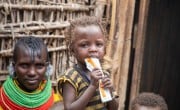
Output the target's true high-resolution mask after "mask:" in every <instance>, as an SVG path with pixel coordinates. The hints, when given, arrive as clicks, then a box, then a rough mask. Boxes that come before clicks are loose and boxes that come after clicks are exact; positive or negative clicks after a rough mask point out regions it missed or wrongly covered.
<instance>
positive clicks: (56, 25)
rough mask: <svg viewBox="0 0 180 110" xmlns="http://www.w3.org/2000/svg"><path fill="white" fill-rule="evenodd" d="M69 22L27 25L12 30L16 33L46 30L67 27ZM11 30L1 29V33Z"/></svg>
mask: <svg viewBox="0 0 180 110" xmlns="http://www.w3.org/2000/svg"><path fill="white" fill-rule="evenodd" d="M69 25H70V24H69V22H66V23H59V22H57V23H50V24H45V25H40V26H31V27H27V28H22V29H20V28H14V29H13V32H14V33H17V32H27V31H38V30H48V29H62V28H65V27H68V26H69ZM11 32H12V30H11V29H9V30H1V33H11Z"/></svg>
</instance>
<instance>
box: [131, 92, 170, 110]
mask: <svg viewBox="0 0 180 110" xmlns="http://www.w3.org/2000/svg"><path fill="white" fill-rule="evenodd" d="M130 110H168V107H167V104H166V102H165V100H164V98H163V97H162V96H160V95H158V94H154V93H148V92H144V93H141V94H139V95H138V96H137V97H136V98H135V99H134V100H133V101H132V103H131V109H130Z"/></svg>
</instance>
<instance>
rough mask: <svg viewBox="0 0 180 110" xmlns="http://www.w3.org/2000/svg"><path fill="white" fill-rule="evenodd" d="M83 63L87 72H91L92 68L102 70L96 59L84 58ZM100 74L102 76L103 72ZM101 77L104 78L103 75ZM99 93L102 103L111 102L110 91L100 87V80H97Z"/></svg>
mask: <svg viewBox="0 0 180 110" xmlns="http://www.w3.org/2000/svg"><path fill="white" fill-rule="evenodd" d="M85 62H86V67H87V69H88V70H89V71H92V70H93V69H94V68H99V69H100V70H102V68H101V64H100V62H99V59H97V58H86V59H85ZM102 74H103V72H102ZM103 76H104V74H103ZM99 92H100V96H101V101H102V102H108V101H111V100H112V96H111V92H110V90H109V89H108V88H103V87H102V81H101V80H99Z"/></svg>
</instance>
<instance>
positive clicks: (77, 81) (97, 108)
mask: <svg viewBox="0 0 180 110" xmlns="http://www.w3.org/2000/svg"><path fill="white" fill-rule="evenodd" d="M85 74H86V73H84V72H83V71H82V69H81V68H79V67H78V65H74V67H72V68H70V69H68V70H67V71H66V72H65V74H64V75H62V76H61V77H60V78H59V79H58V85H59V87H58V89H59V90H60V92H61V93H62V87H61V86H60V85H62V83H65V82H68V83H70V84H71V85H72V86H73V87H74V89H75V90H76V98H79V97H81V95H82V94H83V93H84V91H85V90H86V89H87V88H88V86H89V84H90V80H89V79H88V78H87V76H85ZM105 74H108V73H107V72H105ZM85 110H107V108H106V103H102V102H101V99H100V94H99V89H97V90H96V92H95V93H94V96H93V97H92V99H91V100H90V101H89V103H88V104H87V107H86V109H85Z"/></svg>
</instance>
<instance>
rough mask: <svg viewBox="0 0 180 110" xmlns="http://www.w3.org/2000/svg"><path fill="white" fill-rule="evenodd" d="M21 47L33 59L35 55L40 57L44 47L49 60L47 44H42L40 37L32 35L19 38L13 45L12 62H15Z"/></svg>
mask: <svg viewBox="0 0 180 110" xmlns="http://www.w3.org/2000/svg"><path fill="white" fill-rule="evenodd" d="M22 49H24V50H26V51H28V52H29V54H30V56H31V57H32V59H33V60H34V57H36V56H38V57H41V54H42V51H43V50H44V49H45V51H46V54H47V62H49V55H48V50H47V46H46V45H45V44H44V42H43V40H42V39H40V38H37V37H33V36H29V37H22V38H20V39H19V40H18V41H17V42H16V44H15V46H14V50H13V60H14V62H16V60H17V56H18V54H19V51H20V50H22Z"/></svg>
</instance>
